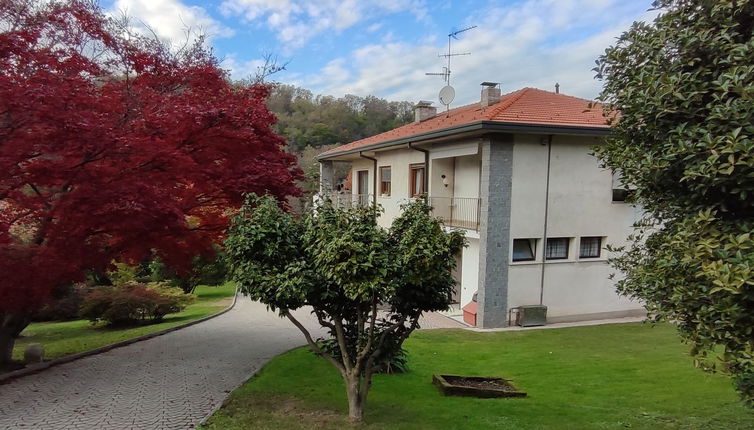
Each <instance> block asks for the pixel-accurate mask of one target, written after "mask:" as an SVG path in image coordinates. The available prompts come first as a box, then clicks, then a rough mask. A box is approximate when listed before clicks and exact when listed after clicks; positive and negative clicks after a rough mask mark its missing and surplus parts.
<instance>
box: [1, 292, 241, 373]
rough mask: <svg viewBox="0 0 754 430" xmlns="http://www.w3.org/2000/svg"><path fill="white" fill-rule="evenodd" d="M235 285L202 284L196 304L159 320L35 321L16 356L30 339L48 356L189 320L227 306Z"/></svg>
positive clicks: (61, 355)
mask: <svg viewBox="0 0 754 430" xmlns="http://www.w3.org/2000/svg"><path fill="white" fill-rule="evenodd" d="M235 288H236V287H235V284H233V283H226V284H225V285H221V286H217V287H211V286H205V285H202V286H199V287H197V288H196V291H195V294H196V295H197V300H196V301H195V302H194V303H193V304H191V305H189V306H187V307H186V309H185V310H184V311H183V312H179V313H176V314H170V315H167V316H166V317H165V319H164V320H163V321H162V322H161V323H159V324H151V325H144V326H139V327H133V328H110V327H107V326H104V325H96V326H93V325H92V323H90V322H89V321H87V320H75V321H65V322H41V323H33V324H30V325H29V326H28V327H27V328H26V329H25V330H24V331H23V332H22V333H21V335H22V336H23V337H22V338H20V339H18V340H17V341H16V345H15V348H14V349H13V358H14V359H16V360H20V359H22V358H23V354H24V349H25V348H26V346H27V345H28V344H30V343H39V344H42V345H43V346H44V348H45V359H48V360H49V359H54V358H59V357H64V356H66V355H71V354H76V353H79V352H84V351H88V350H90V349H94V348H99V347H101V346H106V345H110V344H112V343H115V342H120V341H123V340H127V339H131V338H134V337H138V336H143V335H145V334H150V333H154V332H157V331H161V330H165V329H167V328H170V327H175V326H177V325H181V324H186V323H187V322H191V321H194V320H197V319H200V318H204V317H207V316H209V315H213V314H216V313H218V312H220V311H222V310H223V309H225V308H227V307H228V306H229V305H230V303H231V298H232V297H233V294H234V292H235Z"/></svg>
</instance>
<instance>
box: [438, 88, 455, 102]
mask: <svg viewBox="0 0 754 430" xmlns="http://www.w3.org/2000/svg"><path fill="white" fill-rule="evenodd" d="M455 97H456V90H454V89H453V87H451V86H450V85H446V86H444V87H442V89H441V90H440V103H442V104H444V105H445V106H448V105H450V103H451V102H452V101H453V99H454V98H455Z"/></svg>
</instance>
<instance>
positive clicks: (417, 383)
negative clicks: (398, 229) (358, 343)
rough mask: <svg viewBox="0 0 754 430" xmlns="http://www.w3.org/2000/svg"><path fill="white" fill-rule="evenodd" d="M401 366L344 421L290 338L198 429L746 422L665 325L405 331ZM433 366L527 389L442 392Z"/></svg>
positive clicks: (329, 387) (712, 425)
mask: <svg viewBox="0 0 754 430" xmlns="http://www.w3.org/2000/svg"><path fill="white" fill-rule="evenodd" d="M406 347H407V349H408V351H409V354H410V366H411V371H410V372H409V373H406V374H402V375H378V376H377V377H376V378H375V381H374V386H373V388H372V391H371V393H370V397H369V404H368V407H367V413H366V421H367V425H364V426H355V425H352V424H349V423H347V422H346V418H345V414H346V412H347V409H346V400H345V392H344V390H343V385H342V382H341V379H340V377H339V375H338V374H337V373H336V371H335V370H334V369H333V368H332V366H330V365H329V364H328V363H326V362H325V361H324V360H323V359H321V358H318V357H315V356H314V355H313V354H311V353H309V352H308V351H307V350H305V349H303V348H302V349H297V350H294V351H291V352H289V353H287V354H284V355H282V356H280V357H278V358H275V359H274V360H272V361H271V362H270V363H269V364H268V365H267V366H265V367H264V368H263V369H262V371H261V372H260V373H259V374H258V375H257V376H256V377H254V378H253V379H252V380H251V381H249V382H248V383H246V384H245V385H244V386H243V387H241V388H239V389H238V390H237V391H236V392H234V393H233V394H232V396H231V398H230V399H229V402H228V404H227V405H226V406H225V407H224V408H223V409H221V410H220V411H218V412H217V413H216V414H215V415H214V416H213V417H212V418H211V419H210V421H209V422H208V424H207V426H206V428H209V429H223V430H232V429H311V428H314V429H338V430H344V429H351V428H358V429H574V430H586V429H626V428H631V429H705V430H706V429H727V430H730V429H752V428H754V413H753V412H752V411H751V410H748V409H746V408H745V407H744V406H743V405H742V404H741V403H740V402H739V401H738V398H737V397H736V394H735V393H734V391H733V389H732V388H731V384H730V381H729V380H728V379H726V378H725V377H723V376H720V375H709V374H705V373H703V372H701V371H700V370H697V369H695V368H694V367H693V366H692V362H691V359H690V358H689V357H688V355H687V354H686V347H685V346H684V345H682V344H680V342H679V340H678V337H677V336H676V334H675V331H674V328H673V327H671V326H669V325H655V326H653V325H649V324H638V323H637V324H615V325H603V326H593V327H576V328H564V329H555V330H531V331H524V332H521V331H516V332H499V333H474V332H469V331H464V330H429V331H420V332H417V333H415V334H414V335H413V336H412V337H411V338H410V339H409V340H408V341H407V342H406ZM433 373H449V374H462V375H480V376H501V377H505V378H511V379H513V380H514V381H515V382H514V383H515V385H517V386H518V388H520V389H521V390H523V391H526V392H528V394H529V397H528V398H524V399H471V398H460V397H443V396H441V395H440V394H439V392H438V391H437V389H436V388H435V387H434V386H433V385H432V384H431V380H432V374H433Z"/></svg>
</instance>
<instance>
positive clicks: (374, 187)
mask: <svg viewBox="0 0 754 430" xmlns="http://www.w3.org/2000/svg"><path fill="white" fill-rule="evenodd" d="M359 157H361V158H366V159H367V160H372V162H373V165H374V168H373V169H372V172H373V174H372V203H373V204H374V207H377V159H376V158H372V157H367V156H366V155H364V154H363V153H362V152H361V151H359Z"/></svg>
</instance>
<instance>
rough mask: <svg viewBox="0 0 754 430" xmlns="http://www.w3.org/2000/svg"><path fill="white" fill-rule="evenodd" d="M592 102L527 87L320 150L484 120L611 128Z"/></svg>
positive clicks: (334, 151) (352, 146)
mask: <svg viewBox="0 0 754 430" xmlns="http://www.w3.org/2000/svg"><path fill="white" fill-rule="evenodd" d="M589 103H590V101H589V100H584V99H580V98H577V97H572V96H567V95H565V94H556V93H553V92H550V91H544V90H540V89H536V88H524V89H521V90H518V91H514V92H512V93H508V94H505V95H503V96H502V97H501V98H500V101H499V102H498V103H495V104H493V105H490V106H488V107H486V108H482V107H481V106H480V104H479V103H473V104H470V105H466V106H461V107H457V108H455V109H451V110H450V111H448V112H440V113H438V114H437V115H436V116H434V117H432V118H430V119H428V120H425V121H422V122H419V123H415V122H414V123H410V124H406V125H404V126H402V127H398V128H395V129H393V130H390V131H386V132H384V133H380V134H377V135H375V136H372V137H367V138H366V139H361V140H357V141H355V142H351V143H347V144H345V145H342V146H339V147H337V148H333V149H331V150H329V151H326V152H324V153H322V154H320V157H322V156H328V155H334V154H339V153H341V152H346V151H351V150H355V149H358V148H362V147H366V146H370V145H375V144H379V143H383V142H389V141H392V140H396V139H401V138H407V137H410V136H414V135H418V134H422V133H427V132H432V131H440V130H443V129H447V128H451V127H455V126H460V125H465V124H471V123H475V122H480V121H494V122H500V123H509V124H526V125H549V126H571V127H590V128H605V129H608V128H609V126H608V125H607V121H606V118H605V117H604V116H603V114H602V106H601V105H600V104H598V103H594V104H593V105H592V107H591V108H590V107H589Z"/></svg>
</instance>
